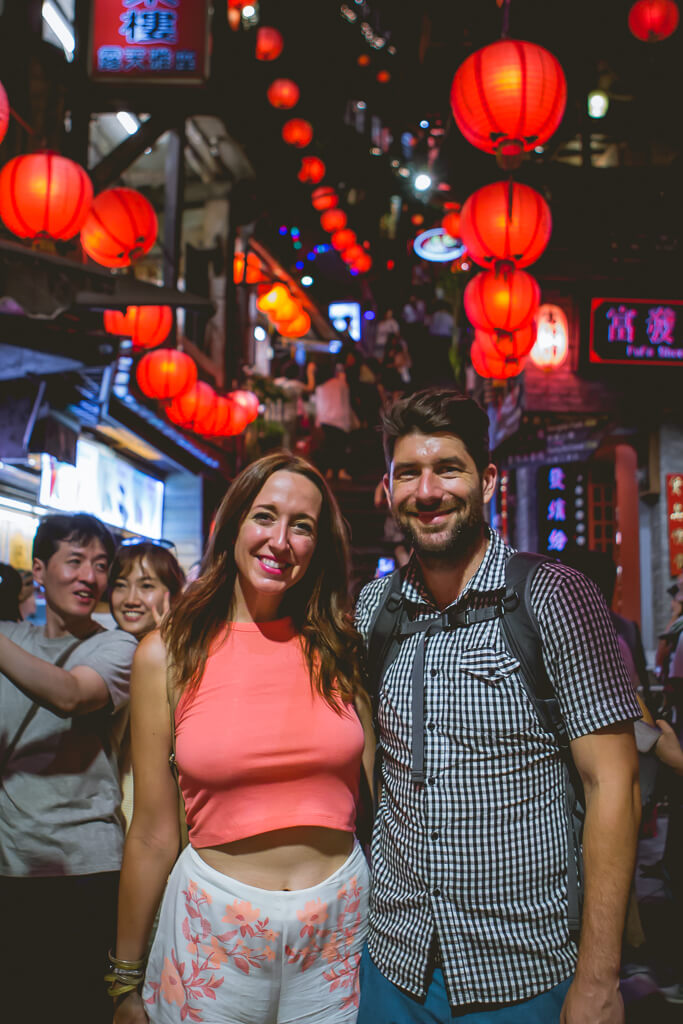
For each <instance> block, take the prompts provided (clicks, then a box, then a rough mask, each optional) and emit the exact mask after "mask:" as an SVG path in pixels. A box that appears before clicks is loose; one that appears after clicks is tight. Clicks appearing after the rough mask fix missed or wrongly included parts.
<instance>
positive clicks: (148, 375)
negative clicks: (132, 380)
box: [135, 348, 197, 401]
mask: <svg viewBox="0 0 683 1024" xmlns="http://www.w3.org/2000/svg"><path fill="white" fill-rule="evenodd" d="M135 376H136V378H137V382H138V387H139V388H140V390H141V391H142V393H143V395H147V397H148V398H156V399H158V400H159V401H168V399H170V398H176V397H177V396H178V395H182V394H183V393H184V392H185V391H189V389H190V388H191V387H194V385H195V384H196V383H197V366H196V364H195V362H194V360H193V359H191V358H190V356H188V355H187V354H186V353H185V352H178V351H177V350H176V349H174V348H158V349H156V351H154V352H148V353H147V355H146V356H143V357H142V359H141V360H140V362H139V363H138V368H137V370H136V372H135Z"/></svg>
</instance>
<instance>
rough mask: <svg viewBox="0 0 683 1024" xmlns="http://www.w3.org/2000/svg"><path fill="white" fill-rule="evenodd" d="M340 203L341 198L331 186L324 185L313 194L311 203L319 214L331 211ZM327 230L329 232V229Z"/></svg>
mask: <svg viewBox="0 0 683 1024" xmlns="http://www.w3.org/2000/svg"><path fill="white" fill-rule="evenodd" d="M338 202H339V196H338V195H337V193H336V192H335V191H334V189H333V188H331V187H330V186H329V185H323V186H322V187H321V188H316V189H314V191H313V192H312V193H311V203H312V204H313V209H314V210H317V211H318V213H320V212H322V210H331V209H333V207H335V206H336V205H337V203H338ZM325 230H328V229H327V228H326V229H325Z"/></svg>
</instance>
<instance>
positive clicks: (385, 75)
mask: <svg viewBox="0 0 683 1024" xmlns="http://www.w3.org/2000/svg"><path fill="white" fill-rule="evenodd" d="M375 78H376V79H377V81H378V82H379V84H380V85H386V84H387V82H390V81H391V72H390V71H378V72H377V74H376V75H375Z"/></svg>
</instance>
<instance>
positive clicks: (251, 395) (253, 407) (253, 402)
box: [228, 390, 261, 423]
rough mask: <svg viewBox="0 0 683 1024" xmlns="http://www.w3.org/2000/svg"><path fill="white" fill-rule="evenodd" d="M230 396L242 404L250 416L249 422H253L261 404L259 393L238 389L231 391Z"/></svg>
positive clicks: (238, 403)
mask: <svg viewBox="0 0 683 1024" xmlns="http://www.w3.org/2000/svg"><path fill="white" fill-rule="evenodd" d="M228 398H231V399H232V400H233V402H235V403H236V404H237V405H239V406H241V407H242V408H243V409H244V410H245V411H246V413H247V415H248V416H249V420H248V422H249V423H253V421H254V420H255V419H256V418H257V416H258V411H259V406H260V404H261V403H260V401H259V397H258V395H257V394H256V393H255V392H253V391H245V390H238V391H230V392H229V394H228Z"/></svg>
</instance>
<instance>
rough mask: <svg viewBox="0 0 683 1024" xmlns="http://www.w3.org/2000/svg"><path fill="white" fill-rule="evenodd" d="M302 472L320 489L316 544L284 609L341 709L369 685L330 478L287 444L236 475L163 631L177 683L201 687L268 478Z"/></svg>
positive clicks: (325, 691)
mask: <svg viewBox="0 0 683 1024" xmlns="http://www.w3.org/2000/svg"><path fill="white" fill-rule="evenodd" d="M281 471H285V472H287V473H298V474H299V475H301V476H303V477H306V479H307V480H310V481H311V482H312V483H313V484H314V485H315V487H317V489H318V490H319V491H320V494H321V497H322V507H321V510H320V518H319V520H318V531H317V541H316V546H315V551H314V553H313V558H312V559H311V563H310V565H309V567H308V569H307V571H306V573H305V575H304V576H303V578H302V579H301V580H300V581H299V582H298V583H297V584H295V586H293V587H292V588H291V589H290V590H288V591H287V592H286V594H285V595H284V598H283V602H282V607H281V610H282V614H283V616H284V615H290V616H291V617H292V619H293V622H294V626H295V628H296V630H297V632H298V633H299V634H300V636H301V642H302V646H303V650H304V654H305V657H306V662H307V664H308V668H309V672H310V676H311V682H312V685H313V686H314V687H315V688H316V689H317V690H318V692H319V693H321V694H322V696H323V697H324V698H325V699H326V700H327V702H328V703H329V704H330V705H331V706H332V707H333V708H335V709H337V710H338V709H339V704H338V701H339V697H341V699H342V700H344V701H349V700H352V699H353V697H354V696H355V695H356V693H357V692H359V691H362V689H363V685H362V673H361V656H362V645H361V640H360V637H359V635H358V633H357V632H356V630H355V629H354V627H353V621H352V617H351V613H350V601H349V586H348V566H349V548H348V542H347V537H346V528H345V526H344V520H343V519H342V516H341V512H340V511H339V506H338V505H337V502H336V500H335V498H334V495H333V494H332V492H331V491H330V489H329V487H328V486H327V483H326V482H325V480H324V478H323V477H322V476H321V474H320V473H319V472H318V470H317V469H315V467H314V466H312V465H311V464H310V463H309V462H307V461H306V460H305V459H302V458H300V457H299V456H297V455H292V454H291V452H287V451H281V452H273V453H272V454H270V455H265V456H264V457H263V458H261V459H258V460H257V461H256V462H252V463H251V464H250V465H249V466H247V467H246V469H243V470H242V472H241V473H240V474H239V475H238V476H236V477H235V479H234V480H233V482H232V483H231V485H230V487H229V488H228V491H227V493H226V495H225V497H224V498H223V501H222V502H221V504H220V507H219V509H218V512H217V513H216V520H215V525H214V530H213V534H212V536H211V540H210V541H209V544H208V547H207V549H206V553H205V555H204V559H203V562H202V570H201V573H200V575H199V577H198V579H197V580H195V581H194V583H192V584H190V586H189V587H188V588H187V590H186V591H185V593H184V594H182V595H181V597H180V598H179V599H178V601H177V602H176V604H175V605H174V607H173V608H172V609H171V612H170V613H169V615H168V617H167V618H166V620H165V621H164V623H163V625H162V627H161V632H162V637H163V639H164V642H165V643H166V648H167V651H168V654H169V658H170V665H171V672H172V680H173V682H174V684H175V686H176V687H177V688H178V689H184V688H188V689H190V690H192V689H196V687H197V686H198V685H199V681H200V679H201V677H202V674H203V672H204V668H205V665H206V659H207V657H208V654H209V653H210V651H211V649H212V647H213V645H214V643H215V641H216V640H217V638H218V636H219V634H220V632H221V631H222V630H223V629H224V628H225V626H226V623H227V621H228V619H229V616H230V611H231V606H232V601H233V594H234V589H235V581H236V578H237V566H236V564H235V557H234V552H235V543H236V541H237V535H238V533H239V531H240V528H241V526H242V523H243V522H244V520H245V519H246V517H247V514H248V512H249V509H250V508H251V506H252V505H253V503H254V501H255V499H256V496H257V495H258V494H259V492H260V491H261V489H262V487H263V486H264V484H265V482H266V480H267V479H268V478H269V477H270V476H272V475H273V473H278V472H281Z"/></svg>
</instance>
